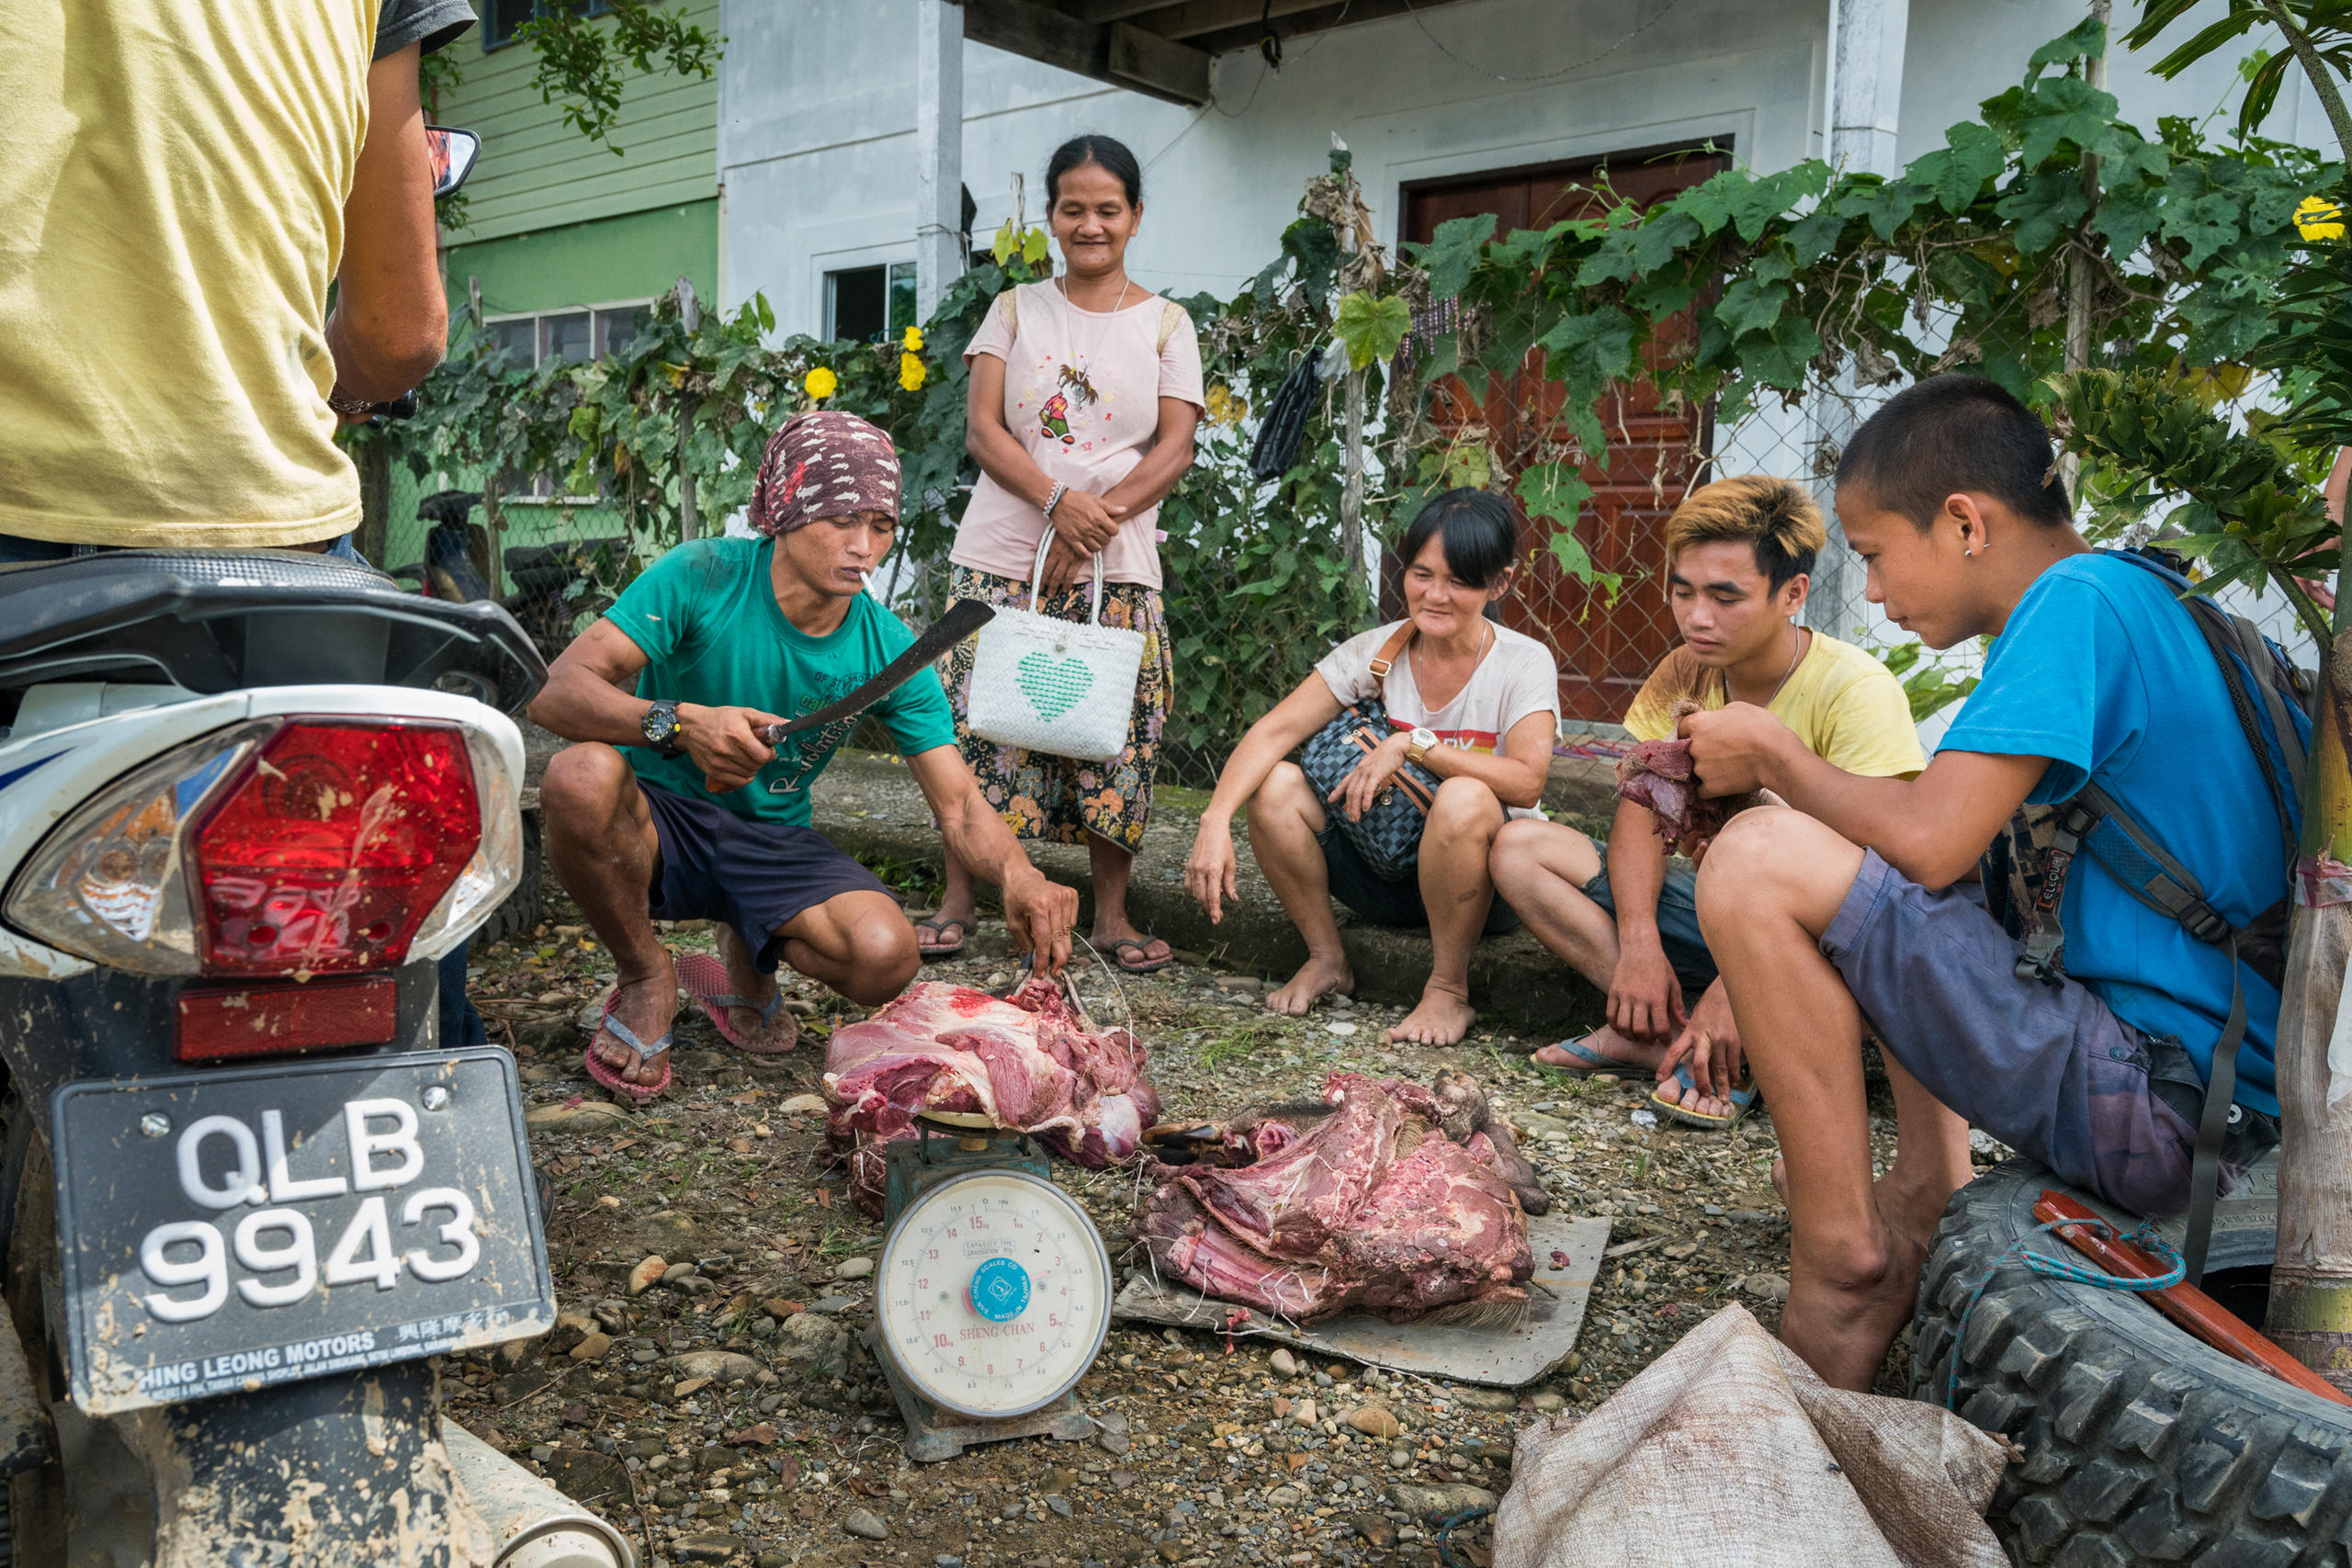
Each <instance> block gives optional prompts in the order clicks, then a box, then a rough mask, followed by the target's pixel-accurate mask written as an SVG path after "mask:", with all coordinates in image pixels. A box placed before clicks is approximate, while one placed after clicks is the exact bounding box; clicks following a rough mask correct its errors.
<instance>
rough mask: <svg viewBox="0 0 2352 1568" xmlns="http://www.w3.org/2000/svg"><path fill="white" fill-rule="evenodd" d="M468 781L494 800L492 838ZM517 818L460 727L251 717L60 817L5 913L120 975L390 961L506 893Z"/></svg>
mask: <svg viewBox="0 0 2352 1568" xmlns="http://www.w3.org/2000/svg"><path fill="white" fill-rule="evenodd" d="M485 756H487V757H488V765H486V766H485V765H483V763H482V762H481V759H482V758H483V757H485ZM478 772H480V773H481V774H482V775H483V776H484V777H485V778H489V779H492V780H493V781H495V794H494V799H495V800H496V801H498V802H500V803H501V804H500V806H499V813H500V814H499V816H498V817H497V818H494V819H493V820H492V823H491V824H489V825H488V827H487V831H486V824H485V821H484V818H483V814H482V809H481V807H482V801H481V796H480V795H479V794H478V792H477V790H476V787H475V778H476V774H477V773H478ZM514 815H515V805H514V781H513V780H512V779H511V778H510V777H508V776H507V773H506V769H505V767H504V764H503V761H500V760H499V759H498V757H497V755H496V753H495V750H493V749H490V748H489V742H488V741H487V740H481V739H477V738H476V737H474V735H473V734H472V732H471V731H470V730H469V729H466V728H460V727H458V726H454V725H443V724H430V723H401V722H387V721H385V720H382V719H360V718H355V719H344V718H339V717H332V716H311V717H301V718H293V719H267V720H255V721H253V722H251V723H247V724H241V725H236V726H233V727H232V728H227V729H224V730H220V731H218V732H216V733H214V734H212V735H209V736H206V737H204V738H203V739H199V740H195V741H191V742H189V743H188V744H187V745H184V746H180V747H177V748H175V749H174V750H171V751H168V752H166V753H164V755H163V756H161V757H158V758H155V759H154V760H153V761H149V762H147V763H145V764H144V765H142V766H141V767H140V768H138V769H136V770H134V771H132V772H131V773H127V774H125V775H124V776H123V777H122V778H120V779H119V780H117V781H116V782H115V783H114V784H111V785H110V786H108V787H107V789H106V790H105V791H104V792H103V793H101V794H100V795H97V796H96V797H95V798H94V799H92V800H91V801H89V802H88V803H87V804H85V805H84V806H83V807H80V808H79V809H77V810H75V811H74V812H73V813H71V814H70V815H69V816H67V817H66V818H65V819H64V820H63V821H62V822H61V823H60V824H59V825H58V827H57V828H56V829H54V830H52V831H51V833H50V835H49V837H48V838H47V839H45V840H43V841H42V842H41V844H40V848H38V849H37V850H36V851H35V852H33V854H32V856H31V857H30V858H29V859H28V861H27V863H26V865H25V868H24V870H23V872H22V873H21V874H19V875H18V877H17V881H16V883H15V885H14V886H13V887H12V888H11V889H10V890H9V893H8V896H7V899H6V905H5V908H4V912H5V914H6V919H7V920H8V922H9V923H10V924H11V925H13V926H15V927H16V928H17V929H18V930H20V931H24V932H26V933H27V934H28V935H29V936H32V937H34V938H35V939H37V940H39V941H41V942H47V943H49V944H50V945H51V946H53V947H56V948H59V949H62V951H64V952H67V953H74V954H77V955H78V956H80V957H84V958H87V959H89V960H91V961H92V962H93V963H97V964H106V965H107V966H109V967H111V968H117V969H122V970H126V971H129V972H130V973H132V974H143V975H198V974H204V975H220V976H292V977H295V978H298V979H299V978H306V977H308V976H311V975H314V974H342V973H351V972H354V971H359V970H371V969H384V968H390V967H393V966H396V965H398V964H402V963H405V962H406V961H407V960H408V958H409V956H410V953H411V947H412V944H413V942H414V941H415V939H416V937H417V936H418V934H419V933H420V931H426V930H427V928H428V927H432V926H433V924H434V922H435V919H437V920H438V922H439V924H438V928H437V930H436V931H435V932H434V940H435V942H437V943H438V945H437V946H435V949H434V951H433V952H432V953H426V954H424V955H425V956H434V955H436V954H437V953H438V952H440V951H446V949H447V947H448V946H452V945H454V944H455V938H447V940H444V938H446V936H447V931H448V930H449V929H450V927H451V926H452V925H453V923H455V922H456V921H459V920H464V921H467V922H468V923H466V924H463V925H461V926H459V927H458V930H457V936H458V937H462V936H463V935H464V934H465V933H466V931H469V930H471V929H472V926H473V925H477V924H479V923H480V921H481V917H482V916H483V915H486V914H487V912H488V910H489V909H490V908H495V901H494V900H495V899H496V898H500V897H504V894H505V890H506V889H507V888H508V887H511V886H513V884H514V881H515V875H516V868H517V864H518V863H519V860H520V854H519V840H518V837H517V833H518V829H516V827H515V824H514V823H513V821H512V818H514ZM469 872H471V873H472V875H471V876H470V877H469Z"/></svg>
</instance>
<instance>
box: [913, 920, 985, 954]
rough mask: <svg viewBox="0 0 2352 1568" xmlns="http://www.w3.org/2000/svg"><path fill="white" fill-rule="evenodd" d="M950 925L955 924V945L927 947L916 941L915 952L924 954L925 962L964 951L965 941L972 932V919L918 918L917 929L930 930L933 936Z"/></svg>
mask: <svg viewBox="0 0 2352 1568" xmlns="http://www.w3.org/2000/svg"><path fill="white" fill-rule="evenodd" d="M949 926H954V927H955V928H956V945H955V946H953V947H925V946H923V945H922V942H916V943H915V952H916V953H920V954H921V955H922V961H923V962H924V963H925V964H929V963H931V962H933V960H935V959H941V958H953V957H955V956H956V954H957V953H961V952H963V951H964V943H965V941H966V940H967V938H968V937H970V935H971V934H972V922H971V921H970V920H940V919H930V920H917V921H916V922H915V930H917V931H929V932H930V933H931V934H932V935H933V936H938V935H940V934H941V933H942V932H944V931H946V930H947V928H948V927H949Z"/></svg>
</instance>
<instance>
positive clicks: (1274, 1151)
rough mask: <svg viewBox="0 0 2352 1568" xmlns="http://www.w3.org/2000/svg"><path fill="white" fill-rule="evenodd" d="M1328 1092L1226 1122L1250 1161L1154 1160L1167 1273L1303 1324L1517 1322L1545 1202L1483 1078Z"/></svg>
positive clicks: (1151, 1209)
mask: <svg viewBox="0 0 2352 1568" xmlns="http://www.w3.org/2000/svg"><path fill="white" fill-rule="evenodd" d="M1323 1098H1324V1101H1325V1104H1324V1106H1322V1107H1293V1108H1276V1109H1275V1110H1274V1111H1265V1112H1255V1113H1252V1114H1251V1115H1250V1116H1247V1117H1244V1118H1242V1119H1241V1120H1239V1121H1238V1122H1231V1123H1227V1125H1226V1126H1225V1127H1224V1128H1223V1129H1220V1130H1219V1131H1220V1133H1221V1134H1222V1136H1221V1145H1220V1150H1219V1152H1221V1153H1222V1154H1223V1155H1224V1156H1226V1157H1229V1158H1236V1159H1239V1160H1243V1161H1246V1162H1247V1163H1244V1164H1240V1165H1238V1166H1235V1167H1232V1168H1222V1167H1219V1166H1216V1165H1213V1164H1191V1165H1183V1166H1167V1165H1163V1166H1161V1167H1160V1168H1159V1169H1158V1170H1157V1171H1156V1172H1155V1174H1156V1175H1158V1176H1159V1177H1161V1178H1162V1179H1163V1180H1162V1184H1161V1186H1160V1187H1159V1190H1158V1191H1156V1192H1154V1193H1153V1194H1152V1195H1151V1198H1150V1200H1149V1201H1148V1202H1147V1203H1146V1204H1145V1206H1144V1215H1143V1235H1144V1241H1145V1244H1146V1245H1147V1246H1148V1247H1149V1248H1150V1250H1151V1256H1152V1259H1153V1261H1154V1262H1156V1263H1157V1264H1158V1265H1159V1272H1160V1277H1161V1278H1162V1279H1163V1280H1170V1281H1182V1283H1184V1284H1188V1285H1190V1286H1192V1287H1193V1289H1194V1290H1197V1291H1199V1292H1202V1293H1203V1294H1204V1295H1210V1296H1215V1297H1217V1298H1219V1299H1221V1300H1225V1301H1232V1302H1239V1303H1245V1304H1247V1305H1250V1306H1252V1307H1256V1308H1259V1309H1261V1310H1262V1311H1265V1312H1270V1313H1275V1314H1280V1315H1282V1316H1284V1317H1289V1318H1294V1319H1296V1320H1297V1321H1299V1322H1301V1323H1308V1322H1313V1321H1315V1320H1316V1319H1318V1318H1325V1317H1329V1316H1332V1315H1333V1314H1338V1313H1342V1312H1347V1311H1351V1310H1363V1311H1369V1312H1378V1313H1384V1314H1386V1315H1387V1317H1388V1319H1389V1321H1390V1322H1392V1323H1404V1322H1408V1321H1410V1320H1411V1319H1414V1318H1418V1317H1421V1316H1423V1315H1425V1314H1440V1315H1441V1316H1442V1318H1444V1319H1446V1320H1449V1321H1463V1320H1468V1321H1476V1322H1506V1321H1515V1320H1516V1318H1517V1317H1518V1315H1519V1314H1520V1313H1521V1311H1522V1310H1523V1309H1524V1308H1525V1306H1526V1304H1527V1292H1525V1291H1523V1290H1522V1289H1521V1288H1520V1287H1521V1281H1523V1280H1526V1279H1527V1277H1528V1275H1529V1274H1530V1273H1531V1272H1532V1269H1533V1267H1534V1260H1533V1258H1532V1257H1531V1256H1530V1254H1529V1251H1528V1246H1527V1218H1526V1216H1527V1215H1528V1214H1529V1213H1538V1214H1540V1213H1544V1211H1545V1210H1546V1209H1547V1208H1549V1207H1550V1200H1549V1199H1548V1198H1547V1197H1546V1196H1545V1195H1544V1189H1543V1186H1542V1184H1541V1183H1540V1182H1539V1181H1538V1180H1537V1179H1536V1175H1535V1171H1534V1168H1533V1167H1532V1166H1530V1165H1529V1164H1528V1163H1527V1159H1526V1156H1523V1155H1521V1153H1520V1152H1519V1147H1518V1145H1517V1144H1515V1143H1514V1142H1513V1141H1512V1139H1511V1135H1510V1129H1509V1127H1508V1126H1506V1125H1505V1124H1504V1123H1503V1122H1502V1121H1501V1120H1500V1119H1499V1118H1498V1117H1494V1116H1491V1115H1490V1114H1489V1113H1488V1111H1487V1097H1486V1095H1485V1094H1484V1092H1482V1091H1481V1090H1480V1089H1479V1088H1478V1084H1477V1081H1476V1079H1475V1078H1472V1077H1469V1076H1468V1075H1467V1074H1463V1073H1453V1072H1443V1073H1440V1074H1439V1075H1438V1077H1437V1078H1436V1080H1435V1081H1434V1082H1433V1083H1432V1084H1431V1086H1430V1087H1429V1088H1427V1089H1424V1088H1423V1087H1421V1086H1420V1085H1419V1084H1414V1083H1406V1082H1404V1081H1402V1080H1400V1079H1397V1078H1381V1079H1374V1078H1368V1077H1363V1076H1361V1075H1359V1074H1355V1073H1334V1074H1332V1075H1331V1077H1330V1078H1329V1080H1328V1081H1327V1082H1326V1083H1325V1085H1324V1088H1323ZM1284 1109H1287V1110H1288V1111H1292V1112H1294V1113H1295V1112H1297V1111H1306V1112H1307V1115H1305V1116H1300V1115H1296V1114H1289V1115H1285V1114H1283V1111H1284ZM1318 1112H1319V1113H1318ZM1310 1118H1311V1119H1310Z"/></svg>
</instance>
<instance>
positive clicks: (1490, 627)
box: [1405, 619, 1495, 728]
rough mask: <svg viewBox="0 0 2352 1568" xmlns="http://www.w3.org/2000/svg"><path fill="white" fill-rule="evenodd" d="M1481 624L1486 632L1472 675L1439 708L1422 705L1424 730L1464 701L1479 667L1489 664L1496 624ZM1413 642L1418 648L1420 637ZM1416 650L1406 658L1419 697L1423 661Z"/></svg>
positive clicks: (1410, 649)
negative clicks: (1409, 664)
mask: <svg viewBox="0 0 2352 1568" xmlns="http://www.w3.org/2000/svg"><path fill="white" fill-rule="evenodd" d="M1479 624H1480V625H1481V626H1484V627H1485V628H1486V630H1485V632H1484V633H1483V635H1481V636H1480V637H1479V639H1478V657H1477V658H1476V659H1474V660H1471V661H1470V673H1469V674H1467V675H1464V677H1463V678H1462V689H1461V690H1460V691H1457V692H1455V693H1454V694H1453V695H1452V696H1450V697H1448V698H1446V699H1445V701H1444V703H1442V705H1439V706H1437V707H1430V705H1428V704H1427V703H1426V702H1424V703H1423V704H1422V706H1421V711H1422V713H1423V714H1424V715H1425V718H1424V720H1423V724H1422V728H1432V726H1430V724H1429V723H1428V720H1429V719H1434V718H1436V717H1437V716H1439V715H1440V714H1442V713H1444V712H1446V711H1447V710H1448V709H1450V708H1452V707H1453V705H1454V704H1456V703H1458V702H1460V701H1461V700H1462V699H1463V696H1464V694H1466V693H1468V691H1469V690H1470V682H1473V681H1475V680H1476V679H1477V678H1478V667H1479V666H1480V665H1482V664H1484V663H1486V662H1487V650H1488V649H1492V648H1493V647H1494V646H1495V624H1494V623H1493V622H1492V621H1487V620H1483V619H1482V620H1481V621H1480V623H1479ZM1413 641H1414V643H1415V645H1416V648H1417V647H1418V645H1419V641H1420V639H1419V637H1415V638H1414V639H1413ZM1416 648H1408V649H1406V650H1405V656H1406V657H1407V658H1408V659H1409V660H1412V667H1413V691H1414V694H1416V695H1419V693H1420V690H1421V661H1420V659H1419V655H1418V652H1417V651H1416Z"/></svg>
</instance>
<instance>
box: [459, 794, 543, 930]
mask: <svg viewBox="0 0 2352 1568" xmlns="http://www.w3.org/2000/svg"><path fill="white" fill-rule="evenodd" d="M546 881H547V871H546V850H545V847H544V846H543V845H542V844H541V842H540V840H539V814H538V813H537V811H536V810H533V811H526V812H524V813H523V871H522V874H521V875H520V876H518V877H516V878H515V890H514V891H513V892H512V893H509V894H508V895H507V896H506V901H505V902H504V903H503V904H501V905H499V906H498V908H496V909H495V910H493V911H492V914H491V917H490V919H487V920H484V921H483V922H482V924H481V930H480V931H476V932H474V934H473V936H472V938H471V939H470V940H471V941H472V942H473V943H474V945H475V946H477V947H486V946H488V945H489V944H490V943H492V942H504V941H506V940H508V939H509V938H511V937H518V936H523V935H526V933H528V932H529V931H530V930H531V928H532V927H534V926H536V925H537V924H538V923H539V889H540V888H541V886H543V885H544V884H545V883H546Z"/></svg>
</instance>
